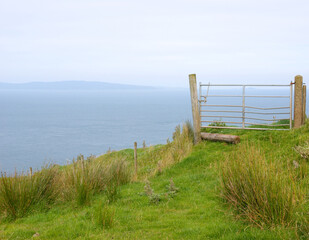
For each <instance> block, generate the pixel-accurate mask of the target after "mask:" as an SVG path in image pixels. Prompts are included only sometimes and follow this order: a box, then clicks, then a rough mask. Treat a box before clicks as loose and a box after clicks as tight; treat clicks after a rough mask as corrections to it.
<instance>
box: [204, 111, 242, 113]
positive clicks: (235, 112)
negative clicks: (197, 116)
mask: <svg viewBox="0 0 309 240" xmlns="http://www.w3.org/2000/svg"><path fill="white" fill-rule="evenodd" d="M201 112H233V113H242V111H232V110H221V111H220V110H201Z"/></svg>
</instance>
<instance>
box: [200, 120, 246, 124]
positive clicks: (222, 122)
mask: <svg viewBox="0 0 309 240" xmlns="http://www.w3.org/2000/svg"><path fill="white" fill-rule="evenodd" d="M201 122H209V123H218V121H205V120H202V121H201ZM219 123H233V124H242V122H228V121H219Z"/></svg>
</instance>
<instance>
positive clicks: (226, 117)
mask: <svg viewBox="0 0 309 240" xmlns="http://www.w3.org/2000/svg"><path fill="white" fill-rule="evenodd" d="M201 117H218V118H242V117H237V116H205V115H201Z"/></svg>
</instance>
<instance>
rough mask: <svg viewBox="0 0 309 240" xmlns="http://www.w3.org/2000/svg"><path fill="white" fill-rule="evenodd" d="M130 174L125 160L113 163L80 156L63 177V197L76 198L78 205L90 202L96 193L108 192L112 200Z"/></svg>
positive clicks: (65, 171)
mask: <svg viewBox="0 0 309 240" xmlns="http://www.w3.org/2000/svg"><path fill="white" fill-rule="evenodd" d="M129 180H130V175H129V172H128V169H127V164H126V162H125V161H124V160H121V159H119V160H115V161H113V162H111V163H106V162H103V161H97V160H96V159H94V158H90V159H87V160H84V158H81V157H80V158H78V160H77V161H73V163H72V165H70V166H68V167H67V168H66V169H65V170H64V172H63V176H62V179H61V182H62V184H59V185H60V186H62V188H63V191H62V193H63V197H64V199H66V200H76V203H77V204H78V205H85V204H87V203H89V201H90V199H91V198H92V196H93V195H94V194H96V193H100V192H106V194H107V197H108V198H109V199H110V200H111V201H112V200H115V198H116V196H117V195H118V187H119V185H121V184H124V183H127V182H129Z"/></svg>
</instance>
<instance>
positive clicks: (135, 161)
mask: <svg viewBox="0 0 309 240" xmlns="http://www.w3.org/2000/svg"><path fill="white" fill-rule="evenodd" d="M134 167H135V176H136V177H137V142H134Z"/></svg>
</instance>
